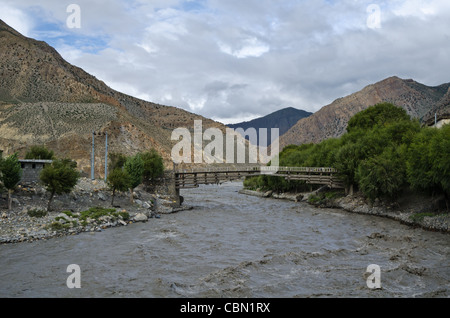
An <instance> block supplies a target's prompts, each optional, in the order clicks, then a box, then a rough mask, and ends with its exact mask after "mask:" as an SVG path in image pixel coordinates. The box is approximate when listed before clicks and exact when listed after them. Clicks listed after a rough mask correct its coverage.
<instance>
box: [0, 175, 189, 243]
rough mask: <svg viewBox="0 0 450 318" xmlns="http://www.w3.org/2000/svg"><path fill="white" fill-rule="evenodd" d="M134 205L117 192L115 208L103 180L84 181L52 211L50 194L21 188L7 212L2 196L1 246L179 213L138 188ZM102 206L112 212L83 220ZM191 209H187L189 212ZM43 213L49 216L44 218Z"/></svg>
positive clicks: (36, 188)
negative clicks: (88, 212) (84, 215)
mask: <svg viewBox="0 0 450 318" xmlns="http://www.w3.org/2000/svg"><path fill="white" fill-rule="evenodd" d="M133 197H134V203H131V202H130V194H129V193H116V197H115V200H114V207H111V191H109V190H108V188H107V185H106V184H105V182H104V181H102V180H94V181H92V180H90V179H86V178H82V179H80V180H79V182H78V184H77V185H76V186H75V188H74V190H73V191H72V192H71V193H70V194H66V195H60V196H55V198H54V201H53V203H52V210H53V211H52V212H46V208H47V202H48V193H46V191H45V189H43V188H42V187H40V186H39V185H33V186H19V187H18V189H17V190H16V191H15V193H14V194H13V208H12V209H11V210H7V209H6V206H7V203H6V194H4V195H3V196H1V197H0V244H6V243H19V242H33V241H35V240H42V239H50V238H54V237H59V236H65V235H76V234H79V233H82V232H101V231H103V230H106V229H108V228H112V227H117V226H127V225H129V224H132V223H135V222H147V221H149V220H150V219H152V218H155V219H157V218H160V215H161V214H166V213H174V212H178V211H179V210H180V209H176V208H173V207H172V206H171V203H172V201H171V200H170V198H168V197H165V196H162V195H158V194H150V193H147V192H145V191H143V190H142V189H141V188H137V189H136V190H135V192H134V194H133ZM94 207H100V208H103V209H109V210H102V212H104V211H108V213H106V212H105V213H103V214H104V215H99V214H97V215H96V216H95V217H94V215H92V216H90V217H84V218H83V213H82V212H83V211H87V210H89V209H91V208H94ZM187 208H189V207H186V208H185V209H187ZM42 214H45V215H44V216H42Z"/></svg>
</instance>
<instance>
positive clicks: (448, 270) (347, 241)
mask: <svg viewBox="0 0 450 318" xmlns="http://www.w3.org/2000/svg"><path fill="white" fill-rule="evenodd" d="M241 187H242V184H241V183H227V184H223V185H221V186H202V187H200V188H198V189H190V190H183V191H182V195H183V196H184V197H185V202H186V204H188V205H192V206H193V207H194V209H193V210H189V211H183V212H179V213H176V214H171V215H162V216H161V218H160V219H150V220H149V222H147V223H135V224H131V225H128V226H126V227H119V228H114V229H107V230H104V231H102V232H96V233H83V234H79V235H76V236H69V237H63V238H55V239H50V240H46V241H45V240H42V241H36V242H32V243H20V244H9V245H2V246H0V297H58V298H59V297H90V298H92V297H138V298H141V297H142V298H144V297H145V298H154V297H158V298H159V297H164V298H182V297H183V298H184V297H196V298H212V297H214V298H215V297H232V298H242V297H263V298H292V297H302V298H303V297H383V298H385V297H448V296H449V295H450V262H449V259H450V236H449V235H448V234H442V233H434V232H428V231H425V230H422V229H414V228H411V227H408V226H405V225H402V224H400V223H398V222H396V221H393V220H389V219H385V218H379V217H374V216H366V215H357V214H352V213H348V212H345V211H341V210H333V209H317V208H315V207H312V206H310V205H308V204H305V203H295V202H290V201H282V200H274V199H263V198H258V197H251V196H246V195H242V194H238V190H239V189H241ZM70 264H77V265H79V269H80V276H79V277H80V284H81V288H68V287H67V284H66V282H67V278H68V277H69V275H71V273H68V272H67V267H68V265H70ZM371 264H376V265H378V266H379V268H380V276H379V278H380V281H381V289H370V288H369V287H368V285H367V274H365V273H366V270H367V267H368V266H369V265H371Z"/></svg>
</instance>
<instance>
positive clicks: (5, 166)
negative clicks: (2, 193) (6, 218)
mask: <svg viewBox="0 0 450 318" xmlns="http://www.w3.org/2000/svg"><path fill="white" fill-rule="evenodd" d="M0 171H1V181H2V183H3V186H4V187H5V188H6V189H7V190H8V209H9V210H11V207H12V193H13V191H14V189H15V188H16V187H17V185H18V184H19V182H20V180H21V178H22V168H21V166H20V162H19V159H18V156H17V154H14V155H11V156H9V157H6V158H5V159H2V161H1V167H0Z"/></svg>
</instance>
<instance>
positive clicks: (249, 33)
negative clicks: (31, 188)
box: [0, 0, 450, 123]
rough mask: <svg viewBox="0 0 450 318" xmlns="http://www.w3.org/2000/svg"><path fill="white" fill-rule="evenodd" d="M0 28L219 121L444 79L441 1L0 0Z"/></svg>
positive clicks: (447, 5)
mask: <svg viewBox="0 0 450 318" xmlns="http://www.w3.org/2000/svg"><path fill="white" fill-rule="evenodd" d="M73 4H74V5H75V6H73ZM0 19H2V20H4V21H5V22H6V23H8V24H9V25H11V26H12V27H14V28H15V29H16V30H18V31H19V32H21V33H22V34H24V35H26V36H29V37H32V38H35V39H38V40H43V41H46V42H47V43H49V44H50V45H52V46H53V47H55V48H56V49H57V50H58V52H59V53H60V54H61V55H62V56H63V57H64V58H65V59H66V60H67V61H69V62H70V63H72V64H75V65H77V66H79V67H81V68H83V69H84V70H86V71H87V72H88V73H90V74H92V75H94V76H96V77H97V78H99V79H101V80H103V81H104V82H105V83H107V84H108V85H109V86H110V87H112V88H114V89H116V90H119V91H121V92H124V93H127V94H129V95H132V96H136V97H138V98H142V99H145V100H148V101H152V102H156V103H160V104H164V105H169V106H176V107H180V108H184V109H186V110H188V111H191V112H194V113H197V114H200V115H203V116H206V117H209V118H213V119H215V120H218V121H221V122H224V123H234V122H238V121H242V120H249V119H252V118H255V117H259V116H263V115H266V114H269V113H271V112H274V111H276V110H279V109H281V108H285V107H295V108H299V109H304V110H308V111H312V112H314V111H317V110H319V109H320V108H321V107H322V106H325V105H327V104H329V103H331V102H332V101H333V100H335V99H337V98H339V97H343V96H346V95H349V94H351V93H354V92H356V91H358V90H360V89H362V88H363V87H365V86H366V85H368V84H372V83H375V82H378V81H380V80H383V79H385V78H387V77H390V76H393V75H396V76H399V77H401V78H413V79H415V80H417V81H419V82H421V83H424V84H426V85H430V86H433V85H439V84H442V83H446V82H450V75H449V70H450V58H449V57H450V1H449V0H390V1H385V0H367V1H366V0H343V1H335V0H132V1H125V0H89V1H87V0H69V1H62V0H40V1H36V0H0Z"/></svg>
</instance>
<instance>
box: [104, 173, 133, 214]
mask: <svg viewBox="0 0 450 318" xmlns="http://www.w3.org/2000/svg"><path fill="white" fill-rule="evenodd" d="M107 182H108V185H109V188H110V189H111V191H112V198H111V206H114V198H115V195H116V191H121V192H124V191H127V190H128V189H129V187H130V184H131V177H130V175H129V174H128V173H127V172H126V171H125V170H124V169H120V168H116V169H114V170H112V171H111V172H110V173H109V174H108V178H107Z"/></svg>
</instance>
